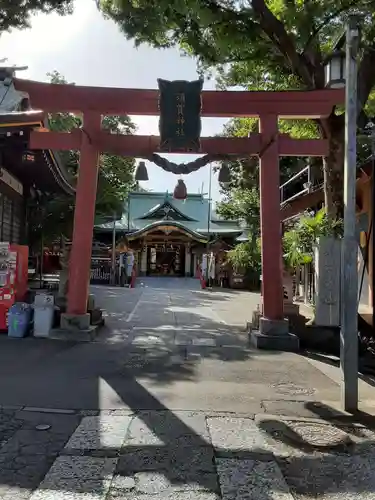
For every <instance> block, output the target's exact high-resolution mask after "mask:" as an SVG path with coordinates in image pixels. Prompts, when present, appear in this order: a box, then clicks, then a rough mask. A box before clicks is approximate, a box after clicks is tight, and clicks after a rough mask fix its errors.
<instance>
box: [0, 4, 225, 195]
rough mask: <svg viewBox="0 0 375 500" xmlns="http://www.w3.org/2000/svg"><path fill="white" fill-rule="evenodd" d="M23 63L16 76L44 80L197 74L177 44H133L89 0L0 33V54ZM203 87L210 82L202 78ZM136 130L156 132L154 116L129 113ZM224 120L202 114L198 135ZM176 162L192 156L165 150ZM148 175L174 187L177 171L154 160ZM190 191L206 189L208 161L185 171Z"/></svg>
mask: <svg viewBox="0 0 375 500" xmlns="http://www.w3.org/2000/svg"><path fill="white" fill-rule="evenodd" d="M3 57H7V58H8V62H9V63H11V64H17V65H27V66H28V67H29V69H28V70H27V71H24V72H20V73H19V74H18V75H17V76H18V77H21V78H30V79H33V80H40V81H41V80H47V76H46V74H47V73H48V72H52V71H54V70H57V71H58V72H59V73H61V74H62V75H63V76H64V77H65V78H66V79H67V80H68V81H71V82H75V83H76V84H77V85H93V86H107V87H133V88H134V87H138V88H156V87H157V84H156V80H157V78H164V79H166V80H196V79H197V73H196V66H195V62H194V61H193V60H192V59H189V58H187V57H181V56H180V55H179V52H178V50H163V51H158V50H155V49H152V48H150V47H147V46H142V47H141V48H139V49H135V48H134V45H133V42H132V41H127V40H126V39H125V37H124V36H123V35H122V34H121V33H120V31H119V29H118V28H117V26H116V25H115V24H114V23H113V22H111V21H108V20H105V19H103V17H102V16H101V14H100V13H99V12H98V11H97V9H96V5H95V2H94V1H93V0H76V6H75V12H74V14H73V15H72V16H68V17H59V16H57V15H49V16H42V15H40V16H36V17H34V18H33V20H32V28H31V29H29V30H25V31H14V32H12V33H9V34H8V33H7V34H5V35H3V36H2V38H1V53H0V59H1V58H3ZM204 88H205V89H206V90H207V89H212V88H214V83H213V82H205V87H204ZM133 120H134V122H135V123H136V124H137V125H138V132H137V133H138V134H141V135H145V134H146V135H148V134H152V135H159V133H158V117H133ZM224 123H225V120H220V119H216V118H203V119H202V125H203V127H202V136H211V135H215V134H217V133H219V132H220V131H221V130H222V127H223V124H224ZM170 157H171V159H173V161H175V162H176V163H179V162H180V163H182V162H188V161H191V160H194V159H195V157H194V156H191V155H188V156H184V155H170ZM147 167H148V172H149V179H150V180H149V181H148V182H144V183H142V185H143V187H145V188H147V189H151V190H153V191H166V190H167V189H168V190H169V191H173V189H174V186H175V184H176V182H177V177H176V176H174V175H173V174H169V173H166V172H164V171H163V170H162V169H160V168H159V167H156V166H155V165H154V164H149V163H148V165H147ZM184 181H185V183H186V186H187V188H188V191H189V192H195V193H196V192H198V191H200V190H201V189H202V184H203V185H204V192H206V193H207V191H208V181H209V166H206V167H204V168H203V169H201V170H199V171H198V172H195V173H192V174H190V175H189V176H186V177H184ZM212 197H213V199H218V197H219V185H218V182H217V179H216V176H214V178H213V181H212Z"/></svg>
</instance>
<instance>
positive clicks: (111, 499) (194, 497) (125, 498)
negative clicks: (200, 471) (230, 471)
mask: <svg viewBox="0 0 375 500" xmlns="http://www.w3.org/2000/svg"><path fill="white" fill-rule="evenodd" d="M38 500H39V499H38ZM48 500H49V499H48ZM58 500H60V499H58ZM62 500H65V499H62ZM69 500H70V499H69ZM72 500H73V499H72ZM74 500H75V499H74ZM84 500H86V499H84ZM89 500H91V499H89ZM95 500H96V499H95ZM106 500H221V496H220V495H217V494H216V493H211V492H206V491H174V492H172V493H170V492H163V493H159V494H158V495H143V494H142V493H140V494H138V493H134V494H133V493H125V494H122V493H120V494H118V493H117V492H112V493H110V494H109V495H108V497H107V498H106Z"/></svg>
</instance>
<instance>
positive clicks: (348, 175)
mask: <svg viewBox="0 0 375 500" xmlns="http://www.w3.org/2000/svg"><path fill="white" fill-rule="evenodd" d="M358 46H359V28H358V19H357V18H356V17H354V16H353V17H350V18H349V21H348V25H347V29H346V78H345V79H346V86H345V164H344V238H343V242H342V256H341V257H342V258H341V335H340V361H341V363H340V366H341V374H342V384H341V401H342V406H343V408H344V409H345V411H349V412H353V411H356V410H357V409H358V318H357V314H358V306H357V295H358V242H357V238H356V179H357V175H356V174H357V71H358V68H357V57H358Z"/></svg>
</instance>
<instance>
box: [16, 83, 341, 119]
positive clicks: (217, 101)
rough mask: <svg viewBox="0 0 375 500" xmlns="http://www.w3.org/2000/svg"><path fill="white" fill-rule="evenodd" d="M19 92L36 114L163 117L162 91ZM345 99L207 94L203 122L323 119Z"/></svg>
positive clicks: (24, 87) (33, 88)
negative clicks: (267, 116)
mask: <svg viewBox="0 0 375 500" xmlns="http://www.w3.org/2000/svg"><path fill="white" fill-rule="evenodd" d="M14 85H15V88H16V89H17V90H20V91H23V92H27V93H28V94H29V96H30V99H31V103H32V106H33V108H34V109H37V108H40V109H43V110H44V111H46V112H49V113H53V112H59V111H60V112H62V111H69V112H76V113H80V112H83V111H92V112H97V113H100V114H102V115H124V114H126V115H150V116H152V115H154V116H158V115H159V109H158V104H159V92H158V91H157V90H143V89H122V88H111V87H83V86H78V85H57V84H51V83H41V82H35V81H31V80H22V79H19V78H15V79H14ZM344 99H345V89H324V90H311V91H284V92H249V91H227V90H225V91H210V90H209V91H207V90H206V91H203V92H202V116H210V117H223V118H232V117H239V116H242V117H245V116H246V117H257V116H260V115H264V114H277V115H278V116H279V117H281V118H311V119H313V118H323V117H327V116H329V115H330V114H331V112H332V109H333V107H334V106H335V105H337V104H342V103H343V102H344Z"/></svg>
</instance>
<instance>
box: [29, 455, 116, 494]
mask: <svg viewBox="0 0 375 500" xmlns="http://www.w3.org/2000/svg"><path fill="white" fill-rule="evenodd" d="M115 467H116V460H115V459H109V458H92V457H59V458H57V459H56V461H55V462H54V464H53V466H52V467H51V469H50V471H49V472H48V474H47V475H46V477H45V479H44V480H43V481H42V483H41V484H40V486H39V488H38V489H37V490H36V491H35V492H34V493H33V495H32V496H31V499H30V500H42V499H43V500H55V499H58V500H60V499H61V500H71V499H72V500H73V499H77V500H78V499H79V500H81V499H82V500H94V499H95V500H102V499H104V498H105V497H106V495H107V493H108V490H109V487H110V483H111V480H112V476H113V473H114V470H115Z"/></svg>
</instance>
